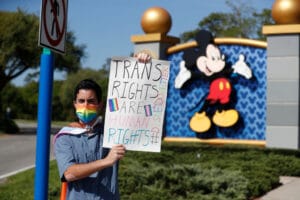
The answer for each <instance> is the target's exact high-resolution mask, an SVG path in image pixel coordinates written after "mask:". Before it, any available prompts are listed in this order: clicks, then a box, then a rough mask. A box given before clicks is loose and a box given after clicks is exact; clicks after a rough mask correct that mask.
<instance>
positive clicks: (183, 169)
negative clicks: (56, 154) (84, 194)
mask: <svg viewBox="0 0 300 200" xmlns="http://www.w3.org/2000/svg"><path fill="white" fill-rule="evenodd" d="M299 158H300V151H299V150H298V151H296V150H282V149H264V148H255V147H245V146H239V145H225V146H210V145H203V144H199V143H163V144H162V152H161V153H145V152H134V151H128V152H127V153H126V156H125V157H124V159H123V160H121V161H120V169H119V187H120V194H121V198H122V199H124V200H140V199H145V200H148V199H149V200H150V199H151V200H165V199H178V200H184V199H189V200H198V199H201V200H202V199H203V200H232V199H235V200H239V199H240V200H245V199H254V198H256V197H259V196H261V195H263V194H265V193H266V192H268V191H270V190H271V189H273V188H275V187H277V186H278V185H279V176H300V159H299ZM60 184H61V183H60V180H59V175H58V171H57V166H56V162H55V161H52V162H51V163H50V172H49V190H48V191H49V193H48V196H49V199H58V198H59V195H60V187H61V185H60ZM33 188H34V170H29V171H26V172H22V173H20V174H18V175H15V176H12V177H10V178H9V179H8V181H7V182H6V183H5V184H2V185H0V196H1V199H5V200H6V199H9V200H17V199H33Z"/></svg>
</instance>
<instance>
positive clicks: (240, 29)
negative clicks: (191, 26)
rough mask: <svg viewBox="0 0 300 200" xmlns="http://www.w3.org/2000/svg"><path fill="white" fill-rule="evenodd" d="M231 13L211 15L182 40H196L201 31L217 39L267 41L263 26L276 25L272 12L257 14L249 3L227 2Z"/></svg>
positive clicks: (240, 0)
mask: <svg viewBox="0 0 300 200" xmlns="http://www.w3.org/2000/svg"><path fill="white" fill-rule="evenodd" d="M226 4H227V6H228V7H229V8H230V9H231V12H228V13H225V12H218V13H211V14H210V15H208V16H207V17H205V18H204V19H202V20H201V21H200V22H199V24H198V25H199V26H198V27H197V28H196V29H195V30H191V31H187V32H184V33H183V34H182V35H181V39H182V40H183V41H184V42H186V41H188V40H190V39H194V38H195V35H196V33H197V32H198V31H199V30H200V29H206V30H209V31H211V32H212V34H213V35H215V36H216V37H238V38H251V39H259V40H265V39H266V38H265V36H264V35H263V34H262V31H261V30H262V26H263V25H267V24H274V21H273V19H272V17H271V10H269V9H264V10H263V11H262V12H260V13H259V12H257V11H256V10H255V9H254V8H252V7H251V6H248V3H247V1H245V0H239V1H226Z"/></svg>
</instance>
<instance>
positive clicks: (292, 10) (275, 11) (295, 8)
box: [272, 0, 300, 24]
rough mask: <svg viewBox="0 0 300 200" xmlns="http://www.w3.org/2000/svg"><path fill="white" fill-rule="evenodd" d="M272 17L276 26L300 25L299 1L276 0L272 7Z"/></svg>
mask: <svg viewBox="0 0 300 200" xmlns="http://www.w3.org/2000/svg"><path fill="white" fill-rule="evenodd" d="M272 17H273V19H274V21H275V22H276V24H299V23H300V1H299V0H275V2H274V4H273V6H272Z"/></svg>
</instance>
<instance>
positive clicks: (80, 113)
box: [76, 105, 97, 124]
mask: <svg viewBox="0 0 300 200" xmlns="http://www.w3.org/2000/svg"><path fill="white" fill-rule="evenodd" d="M76 115H77V117H78V118H79V120H80V121H82V122H83V123H85V124H87V123H89V122H91V121H93V120H94V119H95V118H96V117H97V107H96V106H90V105H88V106H80V107H78V108H77V109H76Z"/></svg>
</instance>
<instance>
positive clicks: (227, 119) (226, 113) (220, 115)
mask: <svg viewBox="0 0 300 200" xmlns="http://www.w3.org/2000/svg"><path fill="white" fill-rule="evenodd" d="M238 119H239V114H238V112H237V111H236V110H234V109H230V110H223V111H221V112H219V111H216V113H215V114H214V116H213V118H212V120H213V122H214V124H216V125H217V126H220V127H230V126H233V125H234V124H235V123H236V122H237V121H238Z"/></svg>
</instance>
